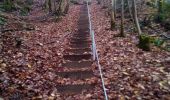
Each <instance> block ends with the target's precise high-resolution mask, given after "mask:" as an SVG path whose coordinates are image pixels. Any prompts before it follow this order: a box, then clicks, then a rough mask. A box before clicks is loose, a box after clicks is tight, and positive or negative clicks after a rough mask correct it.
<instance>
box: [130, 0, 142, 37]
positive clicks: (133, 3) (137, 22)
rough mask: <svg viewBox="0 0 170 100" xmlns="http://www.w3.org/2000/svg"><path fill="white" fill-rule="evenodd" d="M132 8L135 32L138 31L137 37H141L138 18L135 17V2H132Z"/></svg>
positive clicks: (134, 0) (133, 0)
mask: <svg viewBox="0 0 170 100" xmlns="http://www.w3.org/2000/svg"><path fill="white" fill-rule="evenodd" d="M132 6H133V16H134V20H135V25H136V28H137V31H138V35H141V34H142V31H141V28H140V25H139V20H138V17H137V9H136V0H132Z"/></svg>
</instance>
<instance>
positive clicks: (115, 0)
mask: <svg viewBox="0 0 170 100" xmlns="http://www.w3.org/2000/svg"><path fill="white" fill-rule="evenodd" d="M116 2H117V0H114V17H115V19H116V9H117V8H116Z"/></svg>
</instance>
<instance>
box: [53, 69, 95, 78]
mask: <svg viewBox="0 0 170 100" xmlns="http://www.w3.org/2000/svg"><path fill="white" fill-rule="evenodd" d="M56 74H57V75H59V76H60V77H63V78H70V79H86V78H91V77H93V76H94V75H93V71H92V70H85V71H71V72H57V73H56Z"/></svg>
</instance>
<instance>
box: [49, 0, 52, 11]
mask: <svg viewBox="0 0 170 100" xmlns="http://www.w3.org/2000/svg"><path fill="white" fill-rule="evenodd" d="M48 7H49V8H48V10H49V13H50V12H52V5H51V0H48Z"/></svg>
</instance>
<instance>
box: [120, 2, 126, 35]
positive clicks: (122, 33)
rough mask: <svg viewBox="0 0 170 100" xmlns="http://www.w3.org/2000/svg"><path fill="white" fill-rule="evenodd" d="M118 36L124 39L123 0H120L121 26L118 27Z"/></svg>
mask: <svg viewBox="0 0 170 100" xmlns="http://www.w3.org/2000/svg"><path fill="white" fill-rule="evenodd" d="M120 36H121V37H125V33H124V0H121V26H120Z"/></svg>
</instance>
